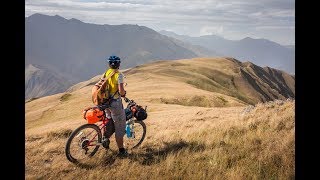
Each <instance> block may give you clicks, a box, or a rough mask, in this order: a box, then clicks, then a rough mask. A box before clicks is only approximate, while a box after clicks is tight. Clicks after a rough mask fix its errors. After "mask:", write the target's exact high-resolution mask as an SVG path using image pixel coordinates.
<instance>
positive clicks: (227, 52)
mask: <svg viewBox="0 0 320 180" xmlns="http://www.w3.org/2000/svg"><path fill="white" fill-rule="evenodd" d="M159 33H161V34H163V35H166V36H169V37H173V38H176V39H179V40H181V41H184V42H188V43H190V44H193V45H199V46H202V47H205V48H207V49H208V50H211V51H215V52H216V53H217V54H219V55H221V56H232V57H234V58H236V59H239V60H240V61H250V62H253V63H255V64H257V65H259V66H269V67H273V68H277V69H281V70H284V71H286V72H288V73H291V74H294V73H295V48H294V46H282V45H280V44H278V43H275V42H272V41H269V40H267V39H253V38H250V37H247V38H244V39H241V40H227V39H224V38H222V37H219V36H216V35H206V36H200V37H190V36H186V35H178V34H176V33H174V32H171V31H164V30H162V31H159Z"/></svg>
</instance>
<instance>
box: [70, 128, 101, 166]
mask: <svg viewBox="0 0 320 180" xmlns="http://www.w3.org/2000/svg"><path fill="white" fill-rule="evenodd" d="M89 128H91V129H93V130H95V131H96V133H97V134H98V143H101V139H102V134H101V131H100V129H99V127H98V126H97V125H95V124H84V125H82V126H80V127H78V128H77V129H75V130H74V131H73V132H72V133H71V135H70V136H69V138H68V140H67V142H66V146H65V154H66V157H67V159H68V160H69V161H70V162H72V163H75V164H77V163H79V161H78V159H76V158H75V157H73V156H72V154H70V145H71V143H72V142H73V141H72V140H73V139H74V138H75V137H76V135H78V133H80V132H81V131H82V130H84V129H89ZM99 147H100V145H96V146H95V148H94V149H93V151H92V152H91V153H90V154H89V155H88V157H89V158H91V157H92V156H93V155H95V153H96V152H97V151H98V149H99Z"/></svg>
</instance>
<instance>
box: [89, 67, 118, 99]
mask: <svg viewBox="0 0 320 180" xmlns="http://www.w3.org/2000/svg"><path fill="white" fill-rule="evenodd" d="M116 72H117V70H114V71H112V72H111V73H110V74H109V75H108V76H107V77H106V78H105V73H104V74H103V76H102V78H100V80H99V82H97V83H96V84H95V85H94V86H93V87H92V91H91V95H92V102H93V104H95V105H101V104H102V103H103V102H104V101H106V100H108V99H109V96H110V95H109V94H106V92H107V89H108V79H109V78H110V77H111V76H112V75H114V74H115V73H116Z"/></svg>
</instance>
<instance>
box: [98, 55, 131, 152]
mask: <svg viewBox="0 0 320 180" xmlns="http://www.w3.org/2000/svg"><path fill="white" fill-rule="evenodd" d="M108 63H109V69H107V70H106V72H105V77H107V76H109V75H110V74H111V73H114V74H113V75H111V77H110V78H109V79H108V80H107V81H108V82H107V83H108V88H107V89H108V92H107V93H106V94H109V95H111V97H112V99H111V101H110V107H109V108H107V109H106V110H105V111H106V113H107V116H109V117H110V115H111V117H112V120H113V121H109V122H108V123H107V124H106V131H105V132H106V134H105V135H104V136H105V138H107V139H106V143H107V146H109V144H110V140H109V138H110V137H111V135H112V134H113V132H115V139H116V142H117V146H118V148H119V154H118V155H119V156H127V155H128V153H127V151H126V150H125V148H124V147H123V136H124V135H125V133H126V131H125V128H126V115H125V111H124V108H123V104H122V99H121V97H125V95H126V91H125V90H124V84H123V83H124V82H123V74H122V73H120V72H119V67H120V63H121V60H120V58H119V57H117V56H110V57H109V59H108ZM96 85H97V86H99V85H98V83H97V84H96Z"/></svg>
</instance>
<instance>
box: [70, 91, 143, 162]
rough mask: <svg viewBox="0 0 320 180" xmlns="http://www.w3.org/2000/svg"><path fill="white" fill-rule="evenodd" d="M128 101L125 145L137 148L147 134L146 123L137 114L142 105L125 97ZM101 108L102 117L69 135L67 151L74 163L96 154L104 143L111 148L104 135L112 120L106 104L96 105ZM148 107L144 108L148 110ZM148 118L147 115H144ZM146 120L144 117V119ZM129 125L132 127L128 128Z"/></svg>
mask: <svg viewBox="0 0 320 180" xmlns="http://www.w3.org/2000/svg"><path fill="white" fill-rule="evenodd" d="M124 100H125V102H127V103H128V104H127V107H126V108H125V113H126V134H125V137H124V147H125V148H126V149H129V150H131V149H134V148H137V147H138V146H139V145H141V143H142V142H143V140H144V138H145V136H146V125H145V123H144V122H143V121H142V120H141V118H140V119H139V116H137V115H136V114H137V113H136V112H135V111H136V108H139V107H141V106H139V105H137V104H136V102H134V100H130V99H128V98H127V97H124ZM94 107H95V108H99V109H100V110H101V111H102V112H103V114H102V116H101V119H100V120H99V121H98V122H96V123H94V124H89V123H87V124H84V125H82V126H80V127H78V128H77V129H75V130H74V131H73V132H72V133H71V135H70V136H69V138H68V140H67V142H66V146H65V153H66V157H67V159H68V160H69V161H70V162H72V163H75V164H77V163H80V162H81V161H86V160H88V159H89V158H91V157H92V156H94V155H95V154H96V152H97V151H98V149H99V147H100V146H101V145H102V146H103V147H104V148H106V149H108V148H109V142H110V141H109V139H108V138H106V137H105V136H104V134H105V131H106V124H107V123H108V122H109V121H111V120H112V118H108V117H107V115H106V114H107V113H106V112H105V110H106V109H107V108H105V107H104V105H98V106H94ZM146 109H147V107H145V108H144V111H145V112H146ZM144 118H146V116H145V117H144ZM143 120H144V119H143ZM128 126H129V127H130V128H128Z"/></svg>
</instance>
